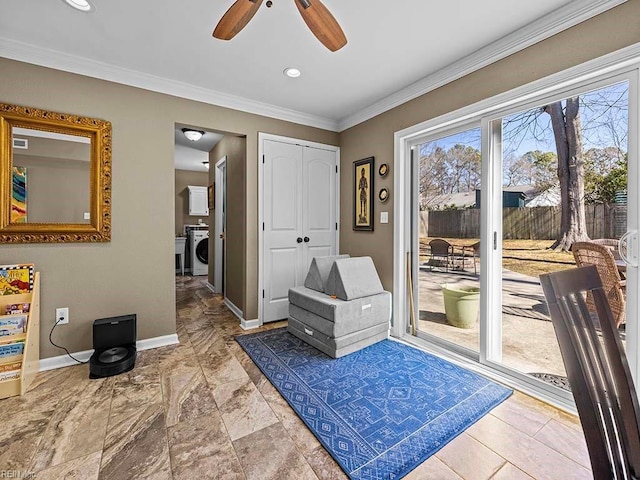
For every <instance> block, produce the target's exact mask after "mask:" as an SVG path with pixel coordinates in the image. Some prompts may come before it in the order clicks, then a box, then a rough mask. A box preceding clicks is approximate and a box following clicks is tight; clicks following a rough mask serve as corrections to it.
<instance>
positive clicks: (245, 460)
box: [0, 277, 591, 480]
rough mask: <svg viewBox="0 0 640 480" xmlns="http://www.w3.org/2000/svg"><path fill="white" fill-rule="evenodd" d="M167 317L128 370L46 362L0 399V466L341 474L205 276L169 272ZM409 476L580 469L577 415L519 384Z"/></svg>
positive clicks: (147, 475)
mask: <svg viewBox="0 0 640 480" xmlns="http://www.w3.org/2000/svg"><path fill="white" fill-rule="evenodd" d="M177 317H178V320H177V332H178V335H179V338H180V342H181V343H180V345H176V346H171V347H164V348H159V349H155V350H147V351H144V352H140V353H139V357H138V361H137V364H136V367H135V368H134V369H133V370H132V371H131V372H128V373H127V374H123V375H119V376H116V377H111V378H107V379H100V380H89V378H88V370H87V366H86V365H81V366H76V367H69V368H64V369H59V370H54V371H50V372H44V373H41V374H39V375H38V377H37V378H36V380H35V384H34V386H33V387H32V388H31V389H30V391H29V392H27V394H26V395H24V396H23V397H14V398H10V399H5V400H2V401H0V412H2V418H3V421H2V428H0V478H37V479H39V480H45V479H46V480H56V479H80V480H94V479H103V480H119V479H123V480H125V479H126V480H132V479H153V480H155V479H207V478H216V479H259V480H268V479H277V480H280V479H295V480H301V479H344V478H346V476H345V475H344V474H343V473H342V471H341V470H340V468H339V467H338V465H337V464H336V463H335V462H334V461H333V460H332V459H331V457H330V456H329V455H328V454H327V452H326V451H325V450H324V449H323V447H322V446H321V445H320V443H318V441H317V440H316V439H315V437H314V436H313V435H312V434H311V432H310V431H309V430H308V429H307V428H306V427H305V426H304V424H303V423H302V421H301V420H300V419H299V418H298V417H297V416H296V415H295V413H294V412H293V410H291V408H289V406H288V405H287V403H286V402H285V401H284V399H283V398H282V397H281V396H280V394H278V392H277V391H276V390H275V388H273V386H271V384H270V383H269V382H268V381H267V380H266V378H265V377H264V376H263V375H262V373H261V372H260V371H259V370H258V368H257V367H256V366H255V365H254V364H253V362H252V361H251V360H250V359H249V357H248V356H247V355H246V354H245V353H244V352H243V350H242V349H241V348H240V347H239V346H238V344H237V343H236V342H235V341H234V335H237V334H241V333H244V332H243V331H242V330H241V329H240V328H239V326H238V323H239V322H238V320H237V319H236V318H235V317H234V316H233V315H232V314H231V313H230V312H229V311H228V310H227V309H226V308H225V307H224V305H223V303H222V301H221V298H220V297H219V296H216V295H213V294H212V293H211V292H210V291H209V290H208V289H206V288H205V287H204V285H203V280H200V279H192V278H190V277H178V279H177ZM283 325H284V324H283V323H279V324H272V325H269V326H268V328H275V327H279V326H283ZM18 475H21V476H18ZM29 475H30V477H29ZM406 478H409V479H413V480H415V479H437V480H440V479H443V480H446V479H461V478H463V479H489V478H492V479H498V480H506V479H509V480H512V479H516V480H517V479H531V478H539V479H554V478H557V479H563V480H564V479H570V478H576V479H578V478H579V479H585V478H591V473H590V470H589V459H588V456H587V453H586V446H585V444H584V439H583V436H582V432H581V429H580V425H579V423H578V421H577V419H576V418H575V417H572V416H570V415H567V414H565V413H562V412H560V411H558V410H555V409H553V408H550V407H548V406H546V405H544V404H542V403H540V402H538V401H536V400H534V399H532V398H530V397H527V396H525V395H522V394H519V393H516V394H515V395H513V396H512V397H511V398H510V399H509V400H507V401H506V402H504V403H503V404H501V405H500V406H498V407H496V408H495V409H494V410H493V411H492V412H491V413H490V414H488V415H486V416H485V417H483V418H482V419H481V420H480V421H478V422H477V423H476V424H475V425H473V426H472V427H471V428H469V429H468V430H467V431H466V432H464V433H463V434H461V435H460V436H459V437H457V438H456V439H454V440H453V441H452V442H451V443H449V444H448V445H446V446H445V447H444V448H443V449H442V450H440V451H439V452H438V453H436V454H435V455H434V456H432V457H431V458H430V459H429V460H427V461H426V462H424V463H423V464H422V465H420V466H419V467H418V468H416V469H415V470H414V471H413V472H411V473H410V474H409V475H408V476H407V477H406Z"/></svg>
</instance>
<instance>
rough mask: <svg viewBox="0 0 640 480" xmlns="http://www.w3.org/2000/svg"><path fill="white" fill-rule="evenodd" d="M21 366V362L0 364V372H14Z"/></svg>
mask: <svg viewBox="0 0 640 480" xmlns="http://www.w3.org/2000/svg"><path fill="white" fill-rule="evenodd" d="M21 368H22V362H12V363H7V364H5V365H0V373H5V372H15V371H16V370H20V369H21Z"/></svg>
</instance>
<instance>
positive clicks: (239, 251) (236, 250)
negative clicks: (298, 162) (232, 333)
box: [209, 135, 257, 320]
mask: <svg viewBox="0 0 640 480" xmlns="http://www.w3.org/2000/svg"><path fill="white" fill-rule="evenodd" d="M225 155H226V157H227V212H226V213H227V216H226V217H227V230H226V235H227V239H226V250H227V252H226V253H227V270H226V278H225V280H226V283H225V294H226V296H227V298H228V299H229V301H231V302H232V303H233V304H234V305H235V306H237V307H238V308H240V309H242V305H244V304H245V291H244V289H243V288H242V286H243V285H244V284H245V273H244V272H245V270H246V268H245V265H246V260H245V256H244V249H243V248H242V246H243V245H244V244H245V242H246V237H245V228H244V218H245V217H246V213H247V211H246V203H245V198H246V192H245V178H246V173H245V172H246V168H245V165H246V163H247V139H246V138H245V137H236V136H233V135H225V136H224V137H222V140H220V142H218V143H217V144H216V146H215V147H213V150H211V152H210V154H209V165H211V168H210V170H209V173H210V175H211V181H210V183H213V181H214V179H215V173H214V170H215V164H216V163H217V162H218V161H219V160H220V159H222V157H224V156H225ZM216 187H217V185H216ZM216 208H220V205H217V204H216ZM210 214H211V215H210V216H211V220H210V228H209V231H210V232H212V231H213V222H214V220H213V218H214V217H213V212H210ZM209 253H210V255H209V259H210V261H209V283H211V284H212V285H213V271H214V265H215V262H214V261H213V258H214V242H213V241H210V242H209ZM256 288H257V287H256ZM256 292H257V290H256V291H254V292H248V294H249V295H253V296H255V295H257V293H256ZM243 313H244V311H243ZM245 318H246V319H247V320H251V319H253V318H257V312H256V314H255V315H254V316H253V317H247V316H246V315H245Z"/></svg>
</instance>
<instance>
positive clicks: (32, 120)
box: [0, 103, 111, 243]
mask: <svg viewBox="0 0 640 480" xmlns="http://www.w3.org/2000/svg"><path fill="white" fill-rule="evenodd" d="M110 240H111V123H110V122H107V121H105V120H99V119H96V118H89V117H82V116H79V115H71V114H66V113H56V112H48V111H46V110H41V109H38V108H31V107H21V106H17V105H9V104H3V103H0V243H67V242H108V241H110Z"/></svg>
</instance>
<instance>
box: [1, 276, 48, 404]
mask: <svg viewBox="0 0 640 480" xmlns="http://www.w3.org/2000/svg"><path fill="white" fill-rule="evenodd" d="M12 303H29V304H30V307H29V316H28V320H27V331H26V332H25V333H22V334H20V335H11V336H7V337H0V341H2V343H9V342H11V341H16V342H17V341H20V340H24V351H23V352H22V354H20V355H13V356H10V357H0V367H1V366H2V365H7V364H10V363H14V362H22V366H21V368H20V376H19V377H18V378H14V379H10V380H2V381H0V398H7V397H13V396H15V395H23V394H24V392H26V391H27V388H29V385H31V382H33V379H34V378H35V377H36V374H37V373H38V370H39V368H40V272H36V274H35V277H34V280H33V289H32V290H31V292H29V293H21V294H18V295H3V296H0V311H2V312H4V307H5V305H10V304H12Z"/></svg>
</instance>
